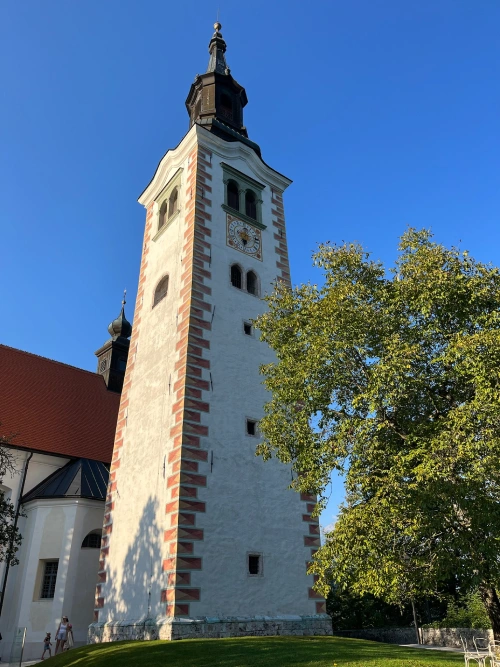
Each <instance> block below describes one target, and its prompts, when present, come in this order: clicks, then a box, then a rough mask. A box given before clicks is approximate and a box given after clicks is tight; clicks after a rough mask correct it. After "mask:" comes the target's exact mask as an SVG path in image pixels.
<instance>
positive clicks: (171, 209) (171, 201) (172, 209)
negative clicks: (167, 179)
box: [168, 188, 179, 218]
mask: <svg viewBox="0 0 500 667" xmlns="http://www.w3.org/2000/svg"><path fill="white" fill-rule="evenodd" d="M178 197H179V191H178V189H177V188H174V189H173V190H172V193H171V194H170V197H169V198H168V217H169V218H171V217H172V216H173V215H174V213H177V199H178Z"/></svg>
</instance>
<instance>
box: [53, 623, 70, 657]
mask: <svg viewBox="0 0 500 667" xmlns="http://www.w3.org/2000/svg"><path fill="white" fill-rule="evenodd" d="M68 626H69V621H68V617H67V616H63V617H62V619H61V622H60V623H59V627H58V628H57V632H56V650H55V651H54V655H57V652H58V651H59V650H61V651H64V644H65V643H66V639H67V638H68V631H69V627H68Z"/></svg>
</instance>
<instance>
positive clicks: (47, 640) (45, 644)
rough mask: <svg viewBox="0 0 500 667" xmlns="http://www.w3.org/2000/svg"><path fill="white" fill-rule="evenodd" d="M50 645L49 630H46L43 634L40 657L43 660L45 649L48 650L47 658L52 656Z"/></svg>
mask: <svg viewBox="0 0 500 667" xmlns="http://www.w3.org/2000/svg"><path fill="white" fill-rule="evenodd" d="M51 646H52V642H51V641H50V632H47V634H46V635H45V639H44V640H43V653H42V658H41V659H42V660H45V658H44V655H45V653H46V651H48V652H49V658H52V650H51V648H50V647H51Z"/></svg>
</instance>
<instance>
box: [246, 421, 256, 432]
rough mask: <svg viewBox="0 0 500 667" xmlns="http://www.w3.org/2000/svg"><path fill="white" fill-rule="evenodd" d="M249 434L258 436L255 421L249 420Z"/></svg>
mask: <svg viewBox="0 0 500 667" xmlns="http://www.w3.org/2000/svg"><path fill="white" fill-rule="evenodd" d="M247 434H248V435H257V422H256V421H255V420H254V419H247Z"/></svg>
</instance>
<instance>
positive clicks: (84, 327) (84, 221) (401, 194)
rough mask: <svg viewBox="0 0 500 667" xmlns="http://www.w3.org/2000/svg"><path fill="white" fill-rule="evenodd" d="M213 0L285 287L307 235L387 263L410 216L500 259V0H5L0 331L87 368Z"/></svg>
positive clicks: (126, 276) (136, 235) (131, 252)
mask: <svg viewBox="0 0 500 667" xmlns="http://www.w3.org/2000/svg"><path fill="white" fill-rule="evenodd" d="M217 6H220V19H221V22H222V26H223V28H222V33H223V35H224V38H225V39H226V41H227V44H228V51H227V54H226V55H227V60H228V64H229V66H230V67H231V70H232V73H233V75H234V76H235V78H236V79H237V80H238V81H239V82H240V83H241V84H242V85H244V86H245V88H246V90H247V94H248V97H249V104H248V106H247V108H246V113H245V122H246V125H247V127H248V131H249V135H250V138H251V139H253V140H254V141H256V142H258V143H259V144H260V146H261V147H262V152H263V157H264V159H265V160H266V162H268V163H269V164H270V165H272V166H273V167H274V168H276V169H277V170H278V171H281V172H283V173H285V174H286V175H287V176H289V177H290V178H292V179H293V181H294V183H293V185H292V186H291V187H290V188H289V190H288V191H287V193H286V199H285V208H286V217H287V224H288V228H289V244H290V260H291V266H292V277H293V280H294V282H304V281H307V280H312V281H317V280H318V277H317V276H316V275H315V272H314V270H313V269H312V268H311V261H310V255H311V252H312V251H313V249H314V247H315V245H316V243H317V242H319V241H325V240H331V241H337V242H340V241H342V240H346V241H352V240H356V241H359V242H361V243H362V244H363V245H365V246H366V247H367V248H368V249H370V250H371V251H372V252H373V254H374V256H375V257H376V258H379V259H382V260H384V261H385V262H387V263H391V262H392V261H393V259H394V256H395V251H396V245H397V237H398V235H400V234H401V233H402V231H403V230H404V229H405V227H406V226H407V225H413V226H417V227H422V226H426V227H431V228H432V229H433V230H434V232H435V234H436V237H437V239H438V240H439V241H442V242H444V243H446V244H449V245H451V244H460V245H461V246H462V247H464V248H468V249H469V250H470V252H471V253H472V254H473V255H475V256H476V257H477V258H479V259H481V260H483V261H491V262H493V263H494V264H500V247H499V245H500V244H499V241H500V231H499V224H498V221H499V217H500V188H499V159H498V156H499V155H500V131H499V122H498V113H499V108H500V92H499V87H498V80H499V78H500V77H499V74H500V72H499V69H500V68H499V64H500V42H499V40H498V31H499V26H500V3H499V2H498V0H474V1H473V2H471V1H470V0H467V1H464V0H419V1H418V2H410V1H406V2H405V1H402V0H377V1H374V0H344V1H343V2H340V1H332V0H329V1H317V2H311V3H304V2H297V1H295V0H287V1H286V2H285V1H284V0H280V1H275V2H263V1H262V0H253V1H252V2H251V3H237V2H234V1H232V0H231V1H228V0H217V1H216V2H214V4H213V7H211V6H210V3H207V2H199V0H192V1H191V2H189V3H168V2H164V1H160V0H141V2H138V1H137V0H135V1H133V0H119V1H118V0H106V2H99V1H98V0H86V1H85V2H74V1H73V2H71V1H69V0H50V1H46V2H40V0H22V2H15V1H14V0H4V2H2V3H1V4H0V60H1V62H2V65H3V66H2V84H1V86H2V87H1V91H2V99H1V104H0V133H1V136H0V146H1V151H0V184H1V185H0V190H1V193H2V196H1V198H0V225H1V239H2V246H1V247H2V261H1V263H0V272H1V275H0V280H1V284H2V292H1V296H2V327H1V332H0V342H2V343H5V344H7V345H12V346H14V347H19V348H22V349H26V350H29V351H31V352H35V353H37V354H41V355H44V356H48V357H52V358H54V359H58V360H60V361H64V362H66V363H70V364H74V365H77V366H81V367H83V368H88V369H90V370H94V368H95V358H94V356H93V352H94V351H95V350H96V349H97V348H98V347H99V346H100V345H101V344H102V343H103V342H104V340H105V339H106V338H107V331H106V327H107V324H108V322H109V321H110V319H112V318H113V317H114V316H116V314H117V312H118V310H119V307H120V299H121V293H122V290H123V288H124V287H126V288H127V289H128V293H129V305H128V313H129V314H130V315H131V314H132V312H133V304H134V300H135V290H136V284H137V275H138V267H139V259H140V251H141V243H142V234H143V225H144V211H143V210H142V208H141V206H139V204H137V202H136V200H137V197H138V196H139V194H140V193H141V192H142V190H143V189H144V187H145V186H146V185H147V183H148V182H149V180H150V178H151V176H152V174H153V172H154V170H155V168H156V165H157V163H158V161H159V160H160V158H161V157H162V155H163V154H164V153H165V152H166V151H167V150H168V148H170V147H173V146H176V145H177V144H178V143H179V141H180V139H181V138H182V136H183V135H184V133H185V132H186V130H187V126H188V118H187V113H186V111H185V107H184V101H185V98H186V96H187V93H188V91H189V86H190V84H191V82H192V80H193V78H194V76H195V74H196V73H198V72H202V71H204V69H205V68H206V65H207V61H208V53H207V46H208V41H209V39H210V36H211V34H212V31H213V28H212V25H213V22H214V18H215V16H216V12H217ZM341 495H342V492H341V485H340V484H338V483H337V484H335V485H334V489H333V493H332V502H331V504H330V506H329V508H328V511H327V513H326V515H325V519H324V520H325V523H328V522H329V521H330V518H331V515H332V514H333V513H334V509H335V505H336V503H337V502H338V500H339V498H340V497H341Z"/></svg>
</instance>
